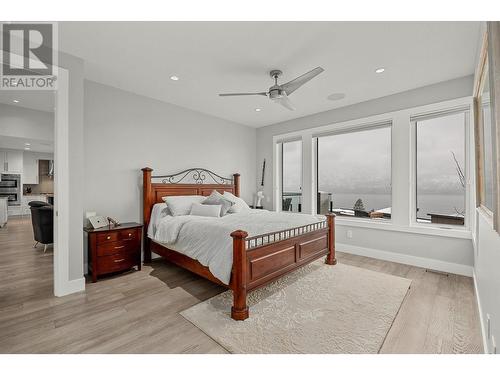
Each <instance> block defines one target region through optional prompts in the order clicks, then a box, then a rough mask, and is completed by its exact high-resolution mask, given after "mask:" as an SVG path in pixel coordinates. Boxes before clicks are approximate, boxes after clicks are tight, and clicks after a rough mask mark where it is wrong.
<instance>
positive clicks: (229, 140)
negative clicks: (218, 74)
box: [84, 81, 256, 222]
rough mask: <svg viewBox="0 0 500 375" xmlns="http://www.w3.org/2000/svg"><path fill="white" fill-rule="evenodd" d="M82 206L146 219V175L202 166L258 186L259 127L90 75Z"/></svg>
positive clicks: (248, 193)
mask: <svg viewBox="0 0 500 375" xmlns="http://www.w3.org/2000/svg"><path fill="white" fill-rule="evenodd" d="M84 137H85V192H84V197H85V211H96V212H97V213H98V214H99V215H108V216H112V217H116V218H117V219H118V220H120V221H122V222H125V221H137V222H141V221H142V175H141V171H140V169H141V168H142V167H146V166H149V167H151V168H153V169H154V172H153V174H154V173H155V172H156V173H160V174H166V173H174V172H179V171H181V170H183V169H186V168H192V167H204V168H208V169H210V170H213V171H214V172H216V173H218V174H220V175H222V176H231V175H232V174H233V173H235V172H239V173H240V174H241V183H242V186H241V195H242V198H244V199H245V200H247V201H248V202H251V200H252V196H253V193H254V190H255V180H256V175H255V164H256V157H255V149H256V147H255V142H256V130H255V129H254V128H250V127H247V126H243V125H239V124H235V123H232V122H229V121H226V120H223V119H220V118H216V117H211V116H208V115H205V114H202V113H199V112H194V111H191V110H188V109H185V108H181V107H178V106H175V105H171V104H167V103H164V102H161V101H157V100H154V99H150V98H147V97H144V96H139V95H136V94H133V93H130V92H126V91H122V90H119V89H115V88H112V87H109V86H105V85H102V84H99V83H96V82H92V81H85V134H84Z"/></svg>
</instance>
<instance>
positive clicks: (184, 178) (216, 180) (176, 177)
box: [151, 168, 234, 185]
mask: <svg viewBox="0 0 500 375" xmlns="http://www.w3.org/2000/svg"><path fill="white" fill-rule="evenodd" d="M151 178H153V179H161V183H163V184H180V183H188V184H189V183H194V184H221V185H226V184H227V185H231V184H233V183H234V178H226V177H222V176H220V175H218V174H217V173H215V172H212V171H210V170H208V169H205V168H189V169H186V170H183V171H181V172H179V173H174V174H169V175H162V176H151Z"/></svg>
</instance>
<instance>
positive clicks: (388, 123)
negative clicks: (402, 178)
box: [313, 120, 393, 223]
mask: <svg viewBox="0 0 500 375" xmlns="http://www.w3.org/2000/svg"><path fill="white" fill-rule="evenodd" d="M384 128H389V133H390V134H389V138H390V139H389V144H390V145H391V147H390V153H391V154H390V166H389V169H390V186H391V192H390V200H391V208H392V204H393V195H392V182H393V181H392V179H393V171H392V164H393V153H392V150H393V122H392V120H385V121H380V122H362V121H361V122H360V123H359V124H355V125H353V126H350V127H346V128H343V129H339V130H334V131H330V132H325V133H322V134H321V133H320V134H317V135H315V136H314V137H313V142H314V155H315V158H314V159H315V160H314V161H315V178H314V181H315V184H314V193H315V199H314V202H315V209H316V208H317V199H318V194H319V164H320V161H319V139H320V138H323V137H329V136H335V135H341V134H352V133H360V132H363V131H369V130H375V129H384ZM315 213H317V212H316V210H315ZM337 216H338V218H339V219H340V218H341V219H348V220H352V221H356V222H357V221H360V222H377V223H390V222H391V221H392V212H391V217H390V218H389V219H386V218H383V219H372V218H370V217H368V218H365V217H354V216H353V217H350V216H342V215H337Z"/></svg>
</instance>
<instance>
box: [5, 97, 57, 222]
mask: <svg viewBox="0 0 500 375" xmlns="http://www.w3.org/2000/svg"><path fill="white" fill-rule="evenodd" d="M53 160H54V96H53V93H52V92H29V91H0V227H2V226H3V225H4V224H6V222H7V221H8V218H11V217H21V218H22V217H26V218H29V215H31V210H30V206H29V202H31V201H42V202H47V203H50V204H53V203H54V162H53Z"/></svg>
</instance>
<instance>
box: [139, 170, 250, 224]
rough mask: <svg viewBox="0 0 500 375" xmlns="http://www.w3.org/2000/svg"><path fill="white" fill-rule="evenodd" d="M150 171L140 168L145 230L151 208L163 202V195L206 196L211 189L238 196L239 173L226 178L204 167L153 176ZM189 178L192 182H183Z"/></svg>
mask: <svg viewBox="0 0 500 375" xmlns="http://www.w3.org/2000/svg"><path fill="white" fill-rule="evenodd" d="M152 172H153V170H152V169H151V168H148V167H146V168H142V177H143V185H142V186H143V210H144V211H143V212H144V227H145V230H146V231H147V228H148V225H149V220H150V218H151V210H152V209H153V206H154V205H155V204H156V203H161V202H163V200H162V198H163V197H167V196H175V195H205V196H208V195H210V193H212V191H213V190H217V191H219V192H220V193H223V192H224V191H228V192H230V193H233V194H234V195H236V196H237V197H239V196H240V175H239V173H235V174H233V177H232V178H226V177H222V176H219V175H218V174H216V173H214V172H212V171H209V170H208V169H204V168H190V169H186V170H184V171H182V172H179V173H175V174H170V175H162V176H153V175H152ZM189 179H190V180H192V181H193V182H192V183H185V182H184V181H187V180H189ZM153 181H159V182H153Z"/></svg>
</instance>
